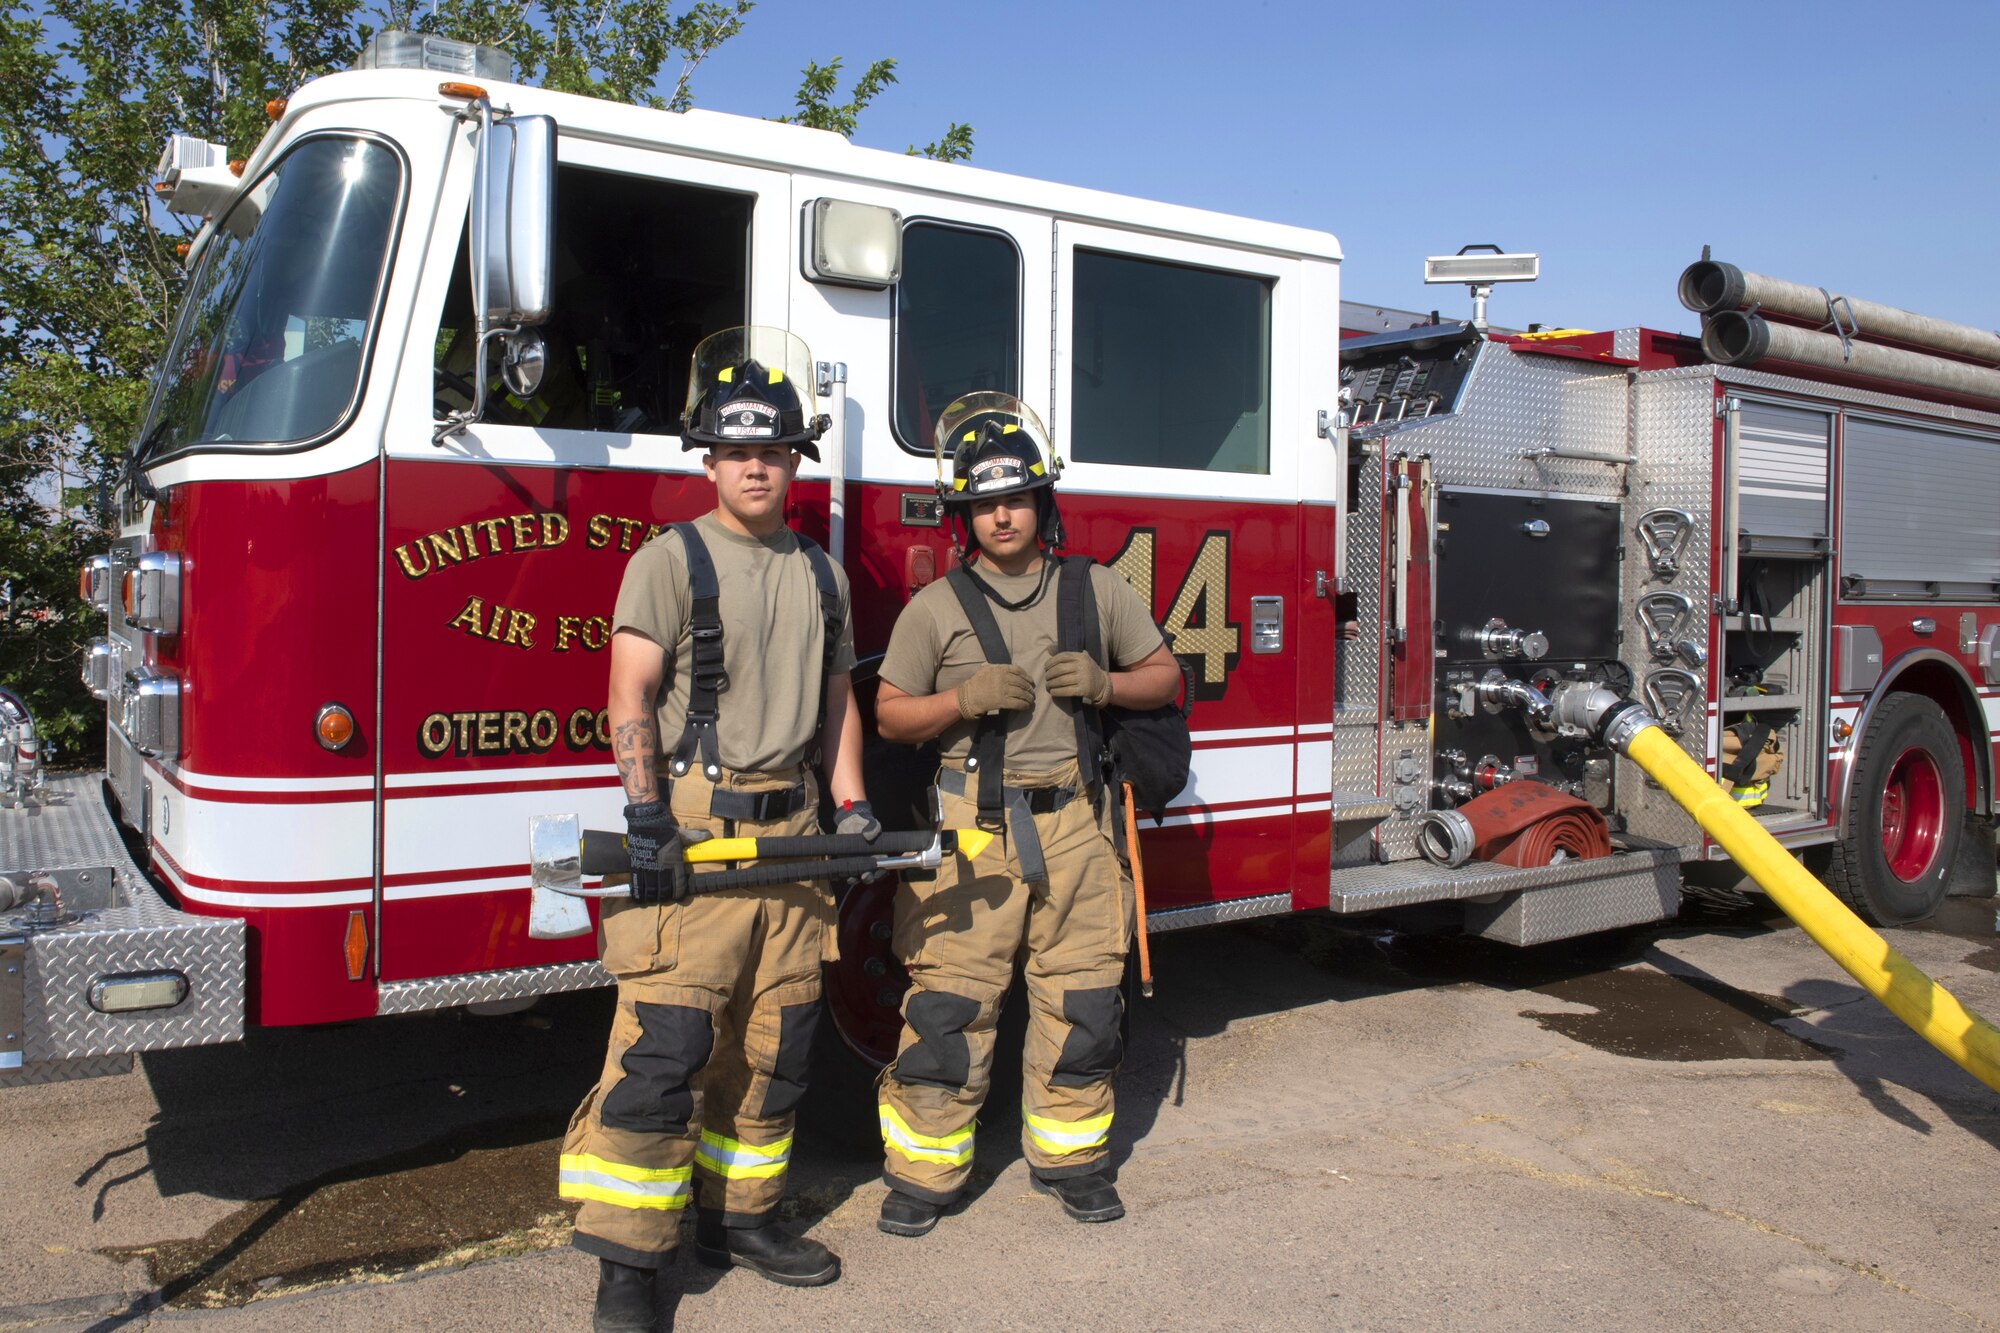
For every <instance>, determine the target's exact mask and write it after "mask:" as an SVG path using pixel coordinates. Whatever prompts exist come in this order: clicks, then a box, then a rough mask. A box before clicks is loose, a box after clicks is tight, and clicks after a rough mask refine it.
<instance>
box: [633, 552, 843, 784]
mask: <svg viewBox="0 0 2000 1333" xmlns="http://www.w3.org/2000/svg"><path fill="white" fill-rule="evenodd" d="M695 528H696V529H697V530H698V531H699V532H700V533H701V538H702V544H703V545H705V546H706V547H707V548H708V555H709V559H711V560H712V561H714V562H715V581H716V586H717V587H718V588H719V589H720V590H721V592H720V599H719V609H720V610H721V613H722V663H723V668H724V670H726V671H727V672H728V673H729V688H728V689H726V690H724V691H722V693H720V694H719V695H717V696H716V710H717V712H718V713H719V714H720V716H719V718H718V720H717V722H716V727H715V731H716V744H717V748H718V750H719V751H720V753H721V758H722V766H723V767H724V768H728V769H734V770H736V771H737V772H748V773H772V772H778V771H781V770H784V769H788V768H795V767H797V766H798V765H799V764H801V763H804V762H805V757H806V752H807V751H808V750H809V749H811V748H812V744H813V741H814V739H815V737H814V735H813V728H814V724H815V723H816V722H817V721H818V719H819V707H820V704H819V698H818V696H817V695H816V694H815V693H814V687H815V686H816V685H817V683H818V682H819V679H820V655H821V653H822V652H823V651H824V644H825V642H826V623H825V621H824V620H823V619H822V618H821V616H820V606H819V584H818V582H817V581H816V580H815V579H814V578H813V572H812V566H811V565H810V564H809V563H807V560H806V556H805V552H804V551H802V550H801V549H800V548H799V540H798V537H797V535H796V534H794V533H793V532H792V530H791V529H790V528H784V529H781V530H780V531H778V532H776V533H774V534H772V535H771V536H769V537H761V538H760V537H745V536H741V535H739V534H737V533H734V532H731V531H730V530H729V529H728V528H725V527H723V526H722V524H721V523H720V522H718V521H717V520H716V517H715V515H714V514H712V513H710V514H704V515H702V516H701V517H700V518H698V519H696V520H695ZM833 581H834V583H835V585H836V586H837V587H838V588H839V589H840V642H839V644H838V646H837V647H836V648H835V649H834V654H833V668H832V669H833V671H834V673H835V674H836V675H837V674H839V673H840V672H843V671H852V670H853V669H854V620H853V617H852V615H851V614H850V613H849V609H848V589H847V575H846V573H845V571H843V570H842V569H841V567H840V565H839V564H838V563H837V562H836V563H835V564H834V566H833ZM692 602H693V597H692V596H691V594H690V591H689V586H688V574H687V556H686V553H685V552H684V551H683V549H682V546H681V538H680V534H679V533H677V532H675V531H674V530H673V529H671V528H669V529H667V530H666V531H665V532H662V533H661V534H660V535H659V536H657V537H655V538H653V540H651V541H649V542H647V543H646V544H645V545H644V546H642V547H640V548H639V550H638V551H637V552H636V553H635V554H634V555H633V556H632V559H631V562H630V563H629V564H627V565H626V566H625V580H624V582H623V583H621V584H619V586H618V609H617V610H616V611H615V612H613V614H612V628H613V629H631V630H637V631H638V632H639V633H641V634H643V635H645V636H646V637H647V638H649V639H651V640H652V641H653V642H654V643H657V644H660V645H662V646H663V647H665V648H667V650H668V652H667V663H666V672H665V675H664V680H665V682H666V684H665V686H664V688H663V689H662V690H661V691H660V701H659V705H658V718H659V724H660V754H661V758H662V760H665V759H666V758H669V757H671V756H672V755H673V753H674V747H675V746H676V745H678V744H679V743H680V737H681V730H682V728H683V727H684V726H685V725H686V720H687V708H688V688H689V685H690V683H691V672H690V671H689V664H690V663H691V662H692V658H691V657H690V650H691V648H692V645H693V642H694V636H693V635H692V634H691V633H690V632H689V628H688V615H689V609H690V606H691V604H692Z"/></svg>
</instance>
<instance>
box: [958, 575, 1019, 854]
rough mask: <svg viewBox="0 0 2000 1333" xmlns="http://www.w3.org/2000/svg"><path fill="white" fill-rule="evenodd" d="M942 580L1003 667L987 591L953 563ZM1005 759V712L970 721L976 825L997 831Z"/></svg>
mask: <svg viewBox="0 0 2000 1333" xmlns="http://www.w3.org/2000/svg"><path fill="white" fill-rule="evenodd" d="M945 582H946V583H949V584H950V585H951V590H952V592H953V593H955V594H956V595H957V597H958V605H959V607H960V608H961V609H962V610H963V611H964V612H965V618H966V620H967V621H968V622H970V623H971V625H972V632H973V634H974V635H975V636H977V637H978V639H979V651H980V652H982V653H985V654H986V660H987V662H988V663H998V664H999V665H1002V666H1005V665H1006V664H1008V663H1010V662H1012V661H1013V660H1014V655H1013V654H1012V653H1010V652H1008V651H1007V640H1006V639H1004V638H1002V637H1001V635H1000V622H998V621H997V620H995V619H994V618H993V608H992V607H990V606H988V605H987V604H986V594H985V593H983V592H981V591H980V590H979V585H978V584H976V583H974V582H973V581H972V575H971V574H970V573H969V572H968V571H967V570H966V568H965V566H963V565H953V566H952V567H951V572H950V573H949V574H947V575H945ZM1006 762H1007V715H1006V714H1005V713H996V714H991V715H989V716H987V717H982V718H980V719H978V720H977V721H975V722H974V723H973V724H972V753H971V754H970V755H969V756H967V758H966V761H965V770H966V772H968V773H970V774H972V776H973V778H974V780H975V781H976V782H977V783H978V795H977V797H976V798H975V799H976V800H977V802H978V805H979V827H981V828H983V829H993V830H998V829H1001V828H1004V827H1005V826H1006V823H1007V808H1006V802H1005V799H1004V797H1003V796H1002V793H1001V790H1000V774H1001V770H1002V769H1004V768H1005V767H1006Z"/></svg>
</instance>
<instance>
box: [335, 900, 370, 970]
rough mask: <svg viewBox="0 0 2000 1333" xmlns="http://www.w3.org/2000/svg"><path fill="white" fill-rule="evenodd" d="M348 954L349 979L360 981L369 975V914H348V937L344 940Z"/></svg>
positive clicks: (343, 943) (343, 945) (343, 944)
mask: <svg viewBox="0 0 2000 1333" xmlns="http://www.w3.org/2000/svg"><path fill="white" fill-rule="evenodd" d="M341 947H342V948H343V950H344V951H345V952H346V954H347V979H348V980H349V981H359V980H361V978H363V977H365V976H367V975H368V914H367V913H366V912H349V913H348V914H347V938H346V939H345V940H344V941H342V946H341Z"/></svg>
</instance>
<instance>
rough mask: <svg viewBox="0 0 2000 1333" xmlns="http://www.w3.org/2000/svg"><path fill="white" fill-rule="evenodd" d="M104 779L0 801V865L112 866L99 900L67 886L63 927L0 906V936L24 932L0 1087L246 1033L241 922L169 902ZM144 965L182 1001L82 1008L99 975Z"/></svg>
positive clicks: (70, 781) (90, 777)
mask: <svg viewBox="0 0 2000 1333" xmlns="http://www.w3.org/2000/svg"><path fill="white" fill-rule="evenodd" d="M102 788H103V774H101V773H90V774H71V775H67V776H63V777H57V778H51V779H50V780H49V782H48V784H47V791H48V795H49V800H48V802H47V803H46V804H43V805H40V806H31V807H27V808H22V809H5V810H0V874H9V873H11V872H20V871H36V870H63V869H74V868H77V867H107V866H108V867H109V868H110V870H111V875H112V884H111V886H110V891H109V892H108V893H104V894H102V895H101V896H99V897H97V898H94V899H87V900H85V899H79V898H78V897H73V896H70V895H67V894H66V895H65V899H64V907H65V908H67V909H70V910H72V911H76V912H78V919H76V920H74V921H71V922H69V923H67V924H65V925H61V926H57V927H54V928H50V929H36V928H33V925H32V921H31V918H30V916H29V914H27V913H25V912H13V913H9V914H6V915H0V937H5V938H9V939H15V940H20V941H22V942H23V943H24V944H25V955H26V957H25V966H24V967H23V969H22V973H23V975H22V976H21V977H20V986H21V990H20V997H21V1008H20V1012H21V1015H22V1019H21V1022H22V1036H23V1038H24V1041H23V1045H22V1052H21V1053H22V1057H23V1059H22V1064H21V1066H20V1067H19V1068H15V1069H0V1087H5V1086H11V1085H14V1084H17V1083H36V1082H47V1081H50V1080H51V1079H54V1078H65V1077H78V1076H83V1075H88V1074H95V1073H110V1072H116V1070H117V1068H118V1067H119V1064H120V1061H119V1060H117V1059H116V1058H115V1057H123V1056H126V1055H129V1054H130V1053H132V1052H135V1051H158V1050H168V1049H172V1048H175V1047H182V1046H208V1045H213V1044H215V1043H217V1042H225V1041H237V1040H240V1039H241V1038H242V1036H243V987H244V950H245V931H244V925H243V922H242V920H241V919H240V918H237V917H209V916H196V915H193V914H191V913H187V912H181V911H177V910H175V909H174V908H172V907H170V906H168V905H167V903H166V902H165V901H164V900H162V899H161V897H160V895H159V893H158V891H157V890H155V889H154V888H153V885H152V883H151V881H149V880H148V879H147V878H146V877H145V876H144V875H143V874H141V873H140V871H139V868H138V866H136V865H134V864H133V862H132V858H131V855H130V854H129V853H128V852H127V851H126V849H125V843H124V840H123V839H122V838H120V837H119V836H118V830H117V828H116V826H115V825H114V824H113V822H112V818H111V813H110V811H108V810H107V809H106V808H105V806H104V802H103V797H102ZM150 972H178V973H180V974H181V975H182V976H183V977H185V978H187V983H188V993H187V998H186V999H184V1000H182V1001H181V1002H180V1003H179V1004H177V1005H175V1006H174V1007H173V1008H171V1009H163V1010H148V1011H140V1012H136V1013H124V1014H105V1013H100V1012H98V1011H97V1010H96V1009H93V1008H92V1007H91V1005H90V1000H89V992H90V987H91V983H92V982H93V981H95V980H97V979H98V978H100V977H106V976H118V975H127V974H133V973H150ZM104 1057H114V1058H113V1059H106V1058H104ZM123 1063H125V1064H129V1061H125V1062H123Z"/></svg>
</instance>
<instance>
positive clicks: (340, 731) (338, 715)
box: [313, 704, 354, 750]
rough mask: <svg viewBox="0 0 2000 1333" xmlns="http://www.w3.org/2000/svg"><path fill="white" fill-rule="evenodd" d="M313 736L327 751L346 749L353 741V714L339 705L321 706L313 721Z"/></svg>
mask: <svg viewBox="0 0 2000 1333" xmlns="http://www.w3.org/2000/svg"><path fill="white" fill-rule="evenodd" d="M313 735H314V736H317V737H318V738H319V743H320V744H321V745H323V746H325V747H326V748H327V749H329V750H339V749H343V748H345V747H346V745H347V743H348V742H349V741H351V740H353V739H354V714H352V713H350V712H348V711H347V710H346V709H345V708H343V707H341V706H340V705H339V704H323V705H321V707H320V710H319V716H317V717H315V718H314V719H313Z"/></svg>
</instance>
